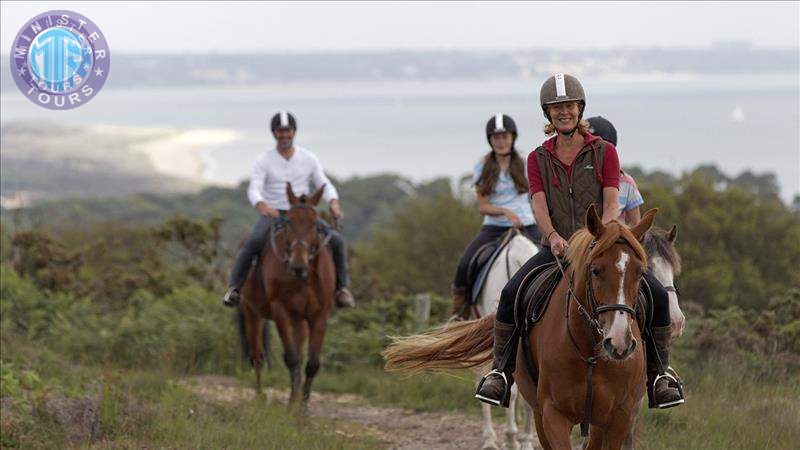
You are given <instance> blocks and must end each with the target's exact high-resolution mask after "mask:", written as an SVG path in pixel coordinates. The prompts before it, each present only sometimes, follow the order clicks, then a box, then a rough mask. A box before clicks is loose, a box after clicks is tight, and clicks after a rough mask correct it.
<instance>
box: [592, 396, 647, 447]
mask: <svg viewBox="0 0 800 450" xmlns="http://www.w3.org/2000/svg"><path fill="white" fill-rule="evenodd" d="M637 405H638V404H637ZM636 412H638V409H636V410H634V411H633V412H632V413H624V412H620V413H618V414H616V415H615V417H613V418H612V420H611V421H610V422H609V427H608V430H606V435H605V440H604V441H605V442H604V444H605V447H604V448H610V449H618V448H623V444H625V443H626V442H628V439H632V437H633V428H634V425H635V424H636ZM630 443H631V445H632V444H633V442H632V440H631V442H630ZM597 448H602V447H597ZM631 448H632V447H631Z"/></svg>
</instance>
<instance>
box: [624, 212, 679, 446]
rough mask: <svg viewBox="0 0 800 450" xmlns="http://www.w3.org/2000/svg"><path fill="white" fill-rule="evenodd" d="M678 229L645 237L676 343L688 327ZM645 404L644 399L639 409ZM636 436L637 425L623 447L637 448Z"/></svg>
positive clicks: (653, 231) (655, 231)
mask: <svg viewBox="0 0 800 450" xmlns="http://www.w3.org/2000/svg"><path fill="white" fill-rule="evenodd" d="M677 233H678V228H677V227H676V226H675V225H673V226H672V228H671V229H670V230H669V231H664V230H663V229H661V228H658V227H652V228H651V229H650V231H648V232H647V234H646V235H645V237H644V242H643V243H642V244H643V246H644V250H645V252H646V253H647V265H648V266H650V269H651V270H652V271H653V276H654V277H655V278H656V279H657V280H658V281H659V282H660V283H661V285H662V286H664V288H665V289H666V290H667V296H668V297H669V318H670V322H671V326H672V340H673V341H674V340H675V339H677V338H678V337H680V336H681V335H682V334H683V328H684V327H685V326H686V316H684V315H683V311H681V306H680V304H678V290H677V289H675V277H676V276H678V275H680V273H681V256H680V255H679V254H678V251H677V250H676V249H675V245H674V244H675V237H676V236H677ZM643 404H644V398H642V402H641V403H640V405H639V407H640V408H641V406H642V405H643ZM635 435H636V423H635V422H634V426H633V428H632V429H631V434H630V435H628V438H627V439H626V440H625V442H624V443H623V445H622V448H624V449H626V450H632V449H633V448H634V447H635V442H634V436H635Z"/></svg>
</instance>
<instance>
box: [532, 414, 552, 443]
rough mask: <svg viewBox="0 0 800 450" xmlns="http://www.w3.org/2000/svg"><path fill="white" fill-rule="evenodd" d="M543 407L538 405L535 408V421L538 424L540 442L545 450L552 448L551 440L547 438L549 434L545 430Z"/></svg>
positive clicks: (537, 431) (537, 433) (537, 430)
mask: <svg viewBox="0 0 800 450" xmlns="http://www.w3.org/2000/svg"><path fill="white" fill-rule="evenodd" d="M542 415H543V414H542V407H541V406H539V405H537V406H535V407H534V408H533V423H534V424H535V425H536V435H537V436H538V437H539V443H540V444H541V445H542V448H543V449H544V450H551V449H552V448H553V446H552V445H550V441H548V440H547V435H546V434H545V432H544V420H543V418H542Z"/></svg>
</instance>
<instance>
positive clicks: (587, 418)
mask: <svg viewBox="0 0 800 450" xmlns="http://www.w3.org/2000/svg"><path fill="white" fill-rule="evenodd" d="M614 243H615V244H625V245H630V243H629V242H628V241H627V240H625V239H622V238H620V239H617V240H616V241H615V242H614ZM595 245H597V240H593V241H592V242H591V243H590V244H589V247H588V248H587V249H586V251H587V252H588V251H590V250H591V249H592V248H594V246H595ZM556 263H557V264H558V270H559V271H560V272H561V276H562V277H564V278H566V276H567V275H566V272H565V270H564V266H563V264H562V263H561V260H560V259H559V258H558V257H556ZM591 267H592V265H591V261H590V262H589V264H587V265H586V283H587V297H588V298H587V302H588V304H589V305H588V307H589V311H587V310H586V308H585V307H584V306H583V304H582V303H581V301H580V299H578V297H577V296H576V295H575V291H574V290H573V277H572V276H570V277H569V286H568V288H567V296H566V298H565V299H564V318H565V320H564V323H565V326H566V327H567V335H568V336H569V340H570V341H571V342H572V349H573V350H574V351H575V354H576V355H578V357H579V358H580V359H581V361H583V362H585V363H586V364H587V369H586V370H587V372H586V403H585V411H584V420H583V421H582V422H581V435H582V436H584V437H585V436H587V435H588V433H589V423H591V421H592V372H593V370H594V366H595V365H597V359H598V355H597V354H596V353H594V354H592V355H591V356H589V357H585V356H583V355H582V354H581V351H580V347H578V343H577V342H575V337H574V336H573V335H572V330H571V329H570V327H569V304H570V300H571V301H573V302H574V303H575V306H576V308H577V309H578V312H579V313H580V314H581V317H583V320H584V322H585V323H586V325H587V326H588V327H589V328H590V329H591V330H592V331H593V332H592V334H591V336H590V337H589V340H590V341H591V342H590V344H591V346H592V348H594V347H595V338H594V336H595V335H594V332H596V333H597V335H598V336H603V327H602V326H600V322H599V320H598V318H599V316H600V314H602V313H604V312H608V311H622V312H625V313H628V314H630V315H631V316H632V317H633V318H634V319H636V317H637V313H638V311H637V308H636V307H633V308H631V307H630V306H628V305H621V304H613V305H602V306H598V303H597V298H596V296H595V294H594V287H593V286H592V278H591Z"/></svg>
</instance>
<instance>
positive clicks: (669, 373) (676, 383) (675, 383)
mask: <svg viewBox="0 0 800 450" xmlns="http://www.w3.org/2000/svg"><path fill="white" fill-rule="evenodd" d="M662 378H666V379H667V380H670V383H669V384H670V386H671V387H674V388H676V389H677V390H678V394H680V396H681V398H679V399H678V400H674V401H671V402H666V403H656V400H655V396H656V394H655V390H656V384H657V383H658V380H660V379H662ZM649 391H652V393H653V394H652V403H653V406H651V408H652V407H655V408H658V409H667V408H672V407H674V406H678V405H682V404H683V403H685V402H686V399H685V398H684V396H683V383H681V382H680V380H679V379H678V378H677V377H676V375H675V370H674V369H673V368H672V367H668V368H667V370H666V371H664V373H662V374H660V375H657V376H656V378H655V379H654V380H653V385H652V386H651V387H650V389H648V393H649Z"/></svg>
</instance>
